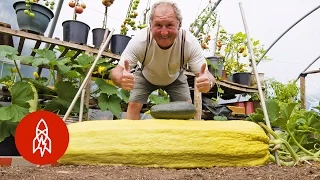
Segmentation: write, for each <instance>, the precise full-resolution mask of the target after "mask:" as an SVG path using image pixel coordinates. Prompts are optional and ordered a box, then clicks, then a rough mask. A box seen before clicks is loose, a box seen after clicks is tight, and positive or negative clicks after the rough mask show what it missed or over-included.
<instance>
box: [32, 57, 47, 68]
mask: <svg viewBox="0 0 320 180" xmlns="http://www.w3.org/2000/svg"><path fill="white" fill-rule="evenodd" d="M49 63H50V61H49V60H48V59H46V58H35V59H34V60H33V61H32V66H33V67H38V66H39V65H49Z"/></svg>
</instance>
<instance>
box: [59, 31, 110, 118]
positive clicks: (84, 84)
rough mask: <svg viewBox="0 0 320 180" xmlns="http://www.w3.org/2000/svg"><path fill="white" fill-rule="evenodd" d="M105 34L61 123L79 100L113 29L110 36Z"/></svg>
mask: <svg viewBox="0 0 320 180" xmlns="http://www.w3.org/2000/svg"><path fill="white" fill-rule="evenodd" d="M107 33H108V31H107V30H106V31H105V34H104V37H105V38H106V39H105V38H104V39H103V41H102V43H103V45H102V46H101V47H100V49H99V52H98V55H97V56H96V59H95V60H94V62H93V64H92V66H91V67H90V70H89V72H88V73H87V76H86V77H85V79H84V80H83V82H82V84H81V86H80V88H79V90H78V92H77V94H76V96H75V97H74V98H73V100H72V102H71V104H70V106H69V108H68V110H67V112H66V114H65V115H64V117H63V121H66V119H67V118H68V116H69V114H70V113H71V111H72V109H73V107H74V105H75V104H76V102H77V100H78V98H79V96H80V94H81V92H82V90H83V88H84V87H85V86H86V84H87V82H88V79H89V78H90V77H91V74H92V72H93V70H94V68H95V66H96V65H97V63H98V61H99V59H100V56H101V54H102V52H103V51H104V50H105V48H106V47H107V44H108V43H109V41H110V40H111V37H112V35H113V33H114V29H112V30H111V32H110V34H108V36H106V34H107Z"/></svg>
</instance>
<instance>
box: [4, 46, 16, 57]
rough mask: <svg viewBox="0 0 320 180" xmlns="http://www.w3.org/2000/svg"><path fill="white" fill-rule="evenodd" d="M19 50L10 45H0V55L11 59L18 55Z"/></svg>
mask: <svg viewBox="0 0 320 180" xmlns="http://www.w3.org/2000/svg"><path fill="white" fill-rule="evenodd" d="M17 54H18V51H17V49H16V48H14V47H11V46H8V45H0V57H7V58H9V59H11V58H10V57H12V55H17Z"/></svg>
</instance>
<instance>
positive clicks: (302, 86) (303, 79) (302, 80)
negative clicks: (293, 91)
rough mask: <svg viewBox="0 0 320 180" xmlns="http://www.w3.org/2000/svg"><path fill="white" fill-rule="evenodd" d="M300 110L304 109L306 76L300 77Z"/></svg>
mask: <svg viewBox="0 0 320 180" xmlns="http://www.w3.org/2000/svg"><path fill="white" fill-rule="evenodd" d="M300 99H301V108H302V109H306V75H302V76H300Z"/></svg>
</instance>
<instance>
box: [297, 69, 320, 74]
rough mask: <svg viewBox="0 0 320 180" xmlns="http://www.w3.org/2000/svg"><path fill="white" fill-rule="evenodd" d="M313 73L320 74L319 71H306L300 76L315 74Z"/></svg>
mask: <svg viewBox="0 0 320 180" xmlns="http://www.w3.org/2000/svg"><path fill="white" fill-rule="evenodd" d="M315 73H320V69H319V70H312V71H306V72H303V73H301V75H308V74H315Z"/></svg>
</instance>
